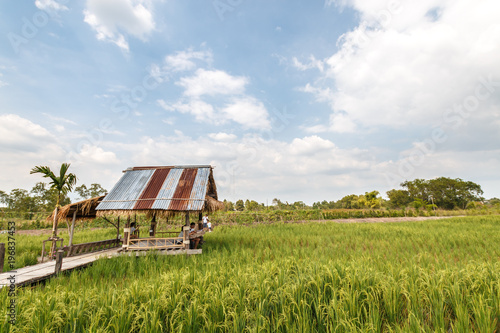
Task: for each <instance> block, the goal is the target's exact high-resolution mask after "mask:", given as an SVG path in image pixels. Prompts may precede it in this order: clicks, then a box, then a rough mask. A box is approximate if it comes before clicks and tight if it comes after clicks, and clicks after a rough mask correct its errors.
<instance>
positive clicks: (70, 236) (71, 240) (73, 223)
mask: <svg viewBox="0 0 500 333" xmlns="http://www.w3.org/2000/svg"><path fill="white" fill-rule="evenodd" d="M75 221H76V209H75V211H74V212H73V220H72V221H71V230H70V232H69V245H68V246H69V247H71V246H72V245H73V234H74V233H75Z"/></svg>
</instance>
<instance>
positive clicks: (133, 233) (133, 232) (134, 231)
mask: <svg viewBox="0 0 500 333" xmlns="http://www.w3.org/2000/svg"><path fill="white" fill-rule="evenodd" d="M130 238H139V226H138V225H137V223H136V222H132V223H130Z"/></svg>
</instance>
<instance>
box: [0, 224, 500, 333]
mask: <svg viewBox="0 0 500 333" xmlns="http://www.w3.org/2000/svg"><path fill="white" fill-rule="evenodd" d="M499 231H500V218H499V217H498V216H497V217H491V216H486V217H466V218H453V219H446V220H433V221H422V222H410V223H380V224H364V223H355V224H337V223H332V222H326V223H307V224H282V223H278V224H270V225H257V226H251V227H244V226H221V227H218V228H216V229H215V231H214V232H212V233H209V234H207V235H206V236H205V240H206V244H205V245H204V247H203V254H202V255H200V256H191V257H185V256H159V255H155V254H154V253H152V254H150V255H148V256H146V257H140V258H135V257H118V258H114V259H108V260H100V261H98V262H96V263H95V264H94V265H93V266H92V267H90V268H88V269H85V270H81V271H75V272H73V273H71V274H65V275H62V276H60V277H58V278H55V279H52V280H51V281H49V282H48V283H47V284H46V285H45V286H43V287H38V288H24V289H22V290H20V291H19V293H18V297H17V299H16V302H17V309H18V313H17V324H16V325H15V326H9V325H8V323H6V322H5V317H3V316H0V331H9V330H10V331H15V332H48V331H54V332H448V331H449V330H450V329H452V330H453V332H471V331H476V332H495V331H496V332H499V331H500V324H499V319H500V247H499V246H498V244H500V232H499ZM9 300H10V299H9V297H8V296H7V292H6V291H2V292H1V293H0V308H2V309H5V308H6V306H7V304H8V302H9ZM2 320H3V321H2Z"/></svg>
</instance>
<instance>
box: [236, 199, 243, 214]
mask: <svg viewBox="0 0 500 333" xmlns="http://www.w3.org/2000/svg"><path fill="white" fill-rule="evenodd" d="M235 209H236V210H237V211H239V212H242V211H244V210H245V204H244V203H243V200H241V199H240V200H238V201H236V206H235Z"/></svg>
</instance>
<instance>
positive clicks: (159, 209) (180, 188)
mask: <svg viewBox="0 0 500 333" xmlns="http://www.w3.org/2000/svg"><path fill="white" fill-rule="evenodd" d="M123 172H124V174H123V176H122V177H121V178H120V180H119V181H118V183H116V185H115V186H114V187H113V189H112V190H111V191H110V192H109V194H108V195H106V197H105V198H104V199H103V200H102V201H101V202H100V203H99V205H98V206H97V207H96V211H97V216H110V215H114V216H118V217H121V216H125V217H126V218H127V223H126V225H125V228H124V237H123V248H124V249H125V250H149V249H162V250H164V249H188V248H189V246H190V244H191V242H190V240H192V239H199V237H201V236H203V233H204V231H203V228H200V227H199V225H200V224H201V223H198V224H197V232H196V233H194V234H193V233H192V234H190V233H189V224H190V221H189V219H190V215H192V214H195V215H197V216H198V222H200V221H201V217H202V214H203V212H214V211H216V210H220V209H222V208H223V207H224V204H223V203H222V202H220V201H218V197H217V187H216V185H215V180H214V176H213V167H212V166H210V165H188V166H146V167H133V168H128V169H126V170H124V171H123ZM136 214H145V215H146V217H147V218H149V219H151V225H150V228H149V237H143V238H141V237H139V235H138V234H135V232H136V226H134V225H133V223H131V216H137V215H136ZM179 214H182V215H185V226H184V227H183V230H182V233H181V234H179V232H178V231H177V232H162V233H160V232H157V230H156V229H157V228H156V227H157V222H158V220H159V219H162V218H165V219H168V218H169V217H172V216H175V215H179Z"/></svg>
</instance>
